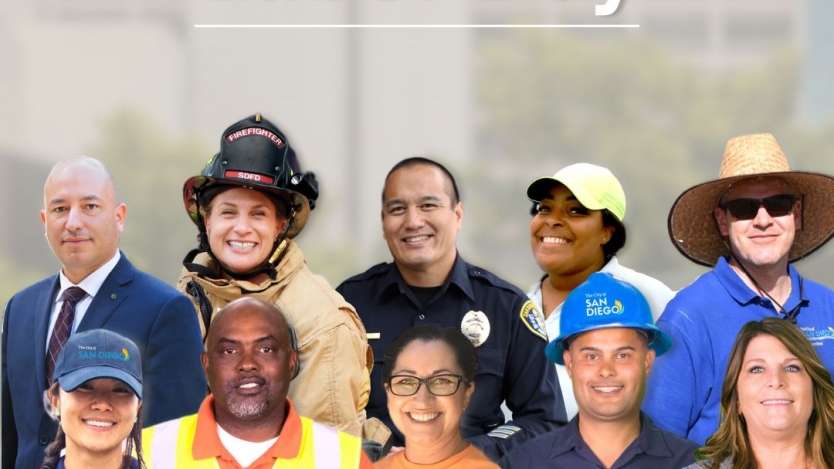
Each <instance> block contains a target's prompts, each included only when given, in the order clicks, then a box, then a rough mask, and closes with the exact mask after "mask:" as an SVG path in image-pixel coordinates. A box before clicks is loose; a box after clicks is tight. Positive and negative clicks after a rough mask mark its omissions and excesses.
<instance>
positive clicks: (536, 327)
mask: <svg viewBox="0 0 834 469" xmlns="http://www.w3.org/2000/svg"><path fill="white" fill-rule="evenodd" d="M336 290H337V291H338V292H339V293H341V294H342V295H343V296H344V297H345V299H346V300H347V301H348V302H349V303H350V304H352V305H353V307H354V308H356V311H357V313H359V317H360V318H361V319H362V322H363V324H364V325H365V330H366V331H367V333H368V343H369V344H370V345H371V348H372V349H373V352H374V360H375V364H374V369H373V372H372V373H371V395H370V399H369V401H368V406H367V408H366V410H367V414H368V417H369V418H370V417H377V418H379V419H380V420H382V421H383V422H384V423H385V424H386V425H388V427H389V428H390V429H391V430H392V432H393V433H394V435H393V436H392V438H393V439H394V442H393V444H394V445H396V446H401V445H403V437H402V434H401V433H400V432H399V431H398V430H397V429H396V428H395V427H394V425H393V423H392V422H391V418H390V417H389V415H388V407H387V405H386V395H385V390H384V388H383V386H382V362H383V356H384V352H385V348H386V347H387V346H388V344H390V343H391V342H392V341H393V340H394V339H395V338H396V337H397V336H398V335H399V334H400V333H401V332H402V331H404V330H405V329H407V328H409V327H413V326H418V325H422V324H428V323H435V324H439V325H441V326H443V327H455V328H461V322H462V321H463V319H464V316H465V315H466V314H467V313H468V312H470V311H481V312H483V313H484V314H485V315H486V317H487V319H488V320H489V325H490V327H489V328H490V331H489V335H488V336H487V337H486V340H485V341H484V342H483V344H481V345H480V346H478V347H477V349H476V350H477V352H478V371H477V375H476V377H475V393H474V394H473V396H472V400H471V402H470V403H469V406H468V407H467V409H466V411H465V412H464V415H463V419H462V421H461V431H462V433H463V436H464V438H467V439H469V440H470V441H471V442H472V443H473V444H474V445H475V446H477V447H478V448H480V449H481V450H482V451H483V452H484V453H485V454H486V455H487V456H488V457H490V458H491V459H493V460H496V461H497V460H498V459H499V458H500V457H501V456H502V455H503V454H504V453H506V452H507V451H509V450H510V449H511V448H512V447H513V446H516V445H518V444H520V443H521V442H523V441H526V440H528V439H531V438H533V437H535V436H537V435H540V434H542V433H545V432H547V431H549V430H551V429H553V428H555V427H557V426H559V425H564V424H565V423H566V422H567V416H566V413H565V405H564V401H563V400H562V391H561V388H560V387H559V383H558V378H557V376H556V369H555V367H554V366H553V364H552V363H550V362H549V361H547V358H546V357H545V355H544V348H545V346H546V345H547V338H546V337H547V332H546V330H545V327H544V320H543V318H542V316H541V313H539V312H538V310H537V309H536V308H535V306H534V305H533V303H532V302H531V301H529V299H528V298H527V296H526V295H525V294H524V293H523V292H522V291H521V290H519V289H518V288H516V287H514V286H513V285H511V284H509V283H507V282H505V281H504V280H501V279H500V278H498V277H496V276H495V275H493V274H491V273H489V272H487V271H486V270H484V269H481V268H479V267H475V266H472V265H470V264H467V263H466V262H464V260H463V259H462V258H461V257H460V255H458V256H457V258H456V259H455V264H454V266H453V267H452V271H451V273H450V275H449V278H448V279H447V280H446V282H445V283H444V284H443V286H442V287H441V288H440V289H439V291H438V292H437V293H436V294H435V296H434V298H433V299H431V300H430V301H428V302H427V303H426V305H425V306H423V305H422V304H421V302H420V301H419V300H418V299H417V297H416V296H415V295H414V293H413V292H412V290H411V288H409V287H408V285H407V284H406V283H405V280H403V278H402V276H401V275H400V272H399V270H398V269H397V267H396V264H393V263H383V264H379V265H376V266H374V267H371V268H370V269H368V270H367V271H366V272H364V273H362V274H359V275H357V276H355V277H352V278H350V279H348V280H345V281H344V282H342V284H341V285H339V287H338V288H336ZM470 316H471V315H470ZM503 401H506V402H507V407H508V408H509V409H510V410H511V411H512V413H513V420H512V421H511V422H509V423H505V419H504V414H503V412H502V411H501V403H502V402H503Z"/></svg>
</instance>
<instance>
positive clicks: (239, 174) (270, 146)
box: [182, 114, 319, 238]
mask: <svg viewBox="0 0 834 469" xmlns="http://www.w3.org/2000/svg"><path fill="white" fill-rule="evenodd" d="M217 186H240V187H247V188H250V189H255V190H259V191H263V192H267V193H271V194H274V195H277V196H278V197H279V198H280V199H282V200H284V201H286V203H287V207H286V212H285V214H286V215H287V217H288V220H287V221H288V227H287V232H286V237H287V238H294V237H295V236H296V235H298V233H299V232H301V230H302V229H303V228H304V225H306V224H307V219H308V217H309V216H310V211H311V210H312V209H313V208H315V204H316V199H317V198H318V194H319V193H318V183H317V182H316V178H315V175H314V174H313V173H312V172H306V173H304V172H302V171H301V167H300V165H299V164H298V158H297V157H296V154H295V151H294V150H293V149H292V148H291V147H290V144H289V142H288V141H287V138H286V136H284V134H283V133H282V132H281V131H280V130H279V129H278V127H277V126H275V124H273V123H272V122H270V121H268V120H266V119H264V118H263V117H262V116H261V115H260V114H255V115H254V116H250V117H247V118H246V119H243V120H241V121H239V122H236V123H235V124H232V125H231V126H230V127H229V128H227V129H226V130H225V131H224V132H223V137H222V138H221V140H220V153H218V154H216V155H214V156H213V157H212V158H211V159H210V160H209V162H208V163H206V165H205V166H204V167H203V170H202V172H201V173H200V175H199V176H194V177H191V178H189V179H188V180H187V181H185V185H183V190H182V192H183V194H182V195H183V203H184V204H185V209H186V210H187V211H188V215H189V217H190V218H191V221H193V222H194V223H195V224H197V225H198V228H199V229H200V231H201V232H202V231H203V229H204V226H201V225H203V220H202V218H203V214H202V213H199V211H200V209H201V207H200V206H199V202H200V201H199V199H198V198H199V196H200V194H201V193H202V192H203V191H206V190H208V189H210V188H214V187H217ZM276 208H278V210H282V209H283V207H276Z"/></svg>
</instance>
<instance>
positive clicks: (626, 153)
mask: <svg viewBox="0 0 834 469" xmlns="http://www.w3.org/2000/svg"><path fill="white" fill-rule="evenodd" d="M490 34H491V35H489V36H486V37H483V38H482V40H481V41H479V43H480V49H479V51H478V52H479V60H478V61H477V64H476V77H477V78H476V80H477V92H478V100H479V101H480V106H481V108H480V109H479V114H478V115H479V116H480V122H479V125H478V129H477V133H476V145H475V148H476V154H477V155H478V156H477V157H475V158H473V160H474V166H476V168H473V169H472V170H471V171H470V172H472V173H474V174H478V176H477V179H478V180H479V182H478V183H477V184H468V187H469V188H470V189H471V190H473V191H475V192H476V194H474V197H473V194H470V195H469V199H470V200H472V199H473V198H474V199H475V200H477V201H479V202H481V204H482V205H481V206H480V207H479V208H480V210H479V211H478V213H477V214H476V215H475V216H476V217H478V218H480V219H482V220H483V223H481V225H482V226H488V227H490V228H489V229H480V230H472V231H469V232H468V234H467V239H468V240H469V242H471V243H472V244H474V245H479V246H482V247H483V249H482V251H485V252H488V253H490V254H489V255H488V256H487V258H486V261H485V262H483V264H485V267H488V268H493V270H496V271H497V272H499V273H501V274H502V275H505V276H506V277H507V278H508V279H511V280H513V281H515V282H517V283H519V284H520V285H522V286H523V287H526V286H527V285H529V284H530V283H531V282H532V281H534V280H535V279H537V277H538V275H540V273H539V271H538V268H537V266H536V265H535V263H534V261H533V259H532V255H531V254H530V250H529V246H528V243H527V239H528V236H529V235H528V231H527V227H528V224H529V221H530V215H529V209H530V203H529V202H528V201H527V200H526V196H525V188H526V185H527V183H528V182H529V181H530V180H531V179H532V178H534V177H537V176H542V175H550V174H553V173H554V172H556V170H558V169H559V168H561V167H562V166H565V165H567V164H570V163H574V162H578V161H588V162H592V163H596V164H600V165H603V166H607V167H609V168H610V169H611V170H612V171H613V172H614V173H615V174H616V175H617V176H618V178H619V179H620V180H621V182H622V183H623V186H624V188H625V191H626V196H627V198H628V209H627V214H626V220H625V221H626V226H627V228H628V237H629V241H628V243H627V244H626V248H625V249H624V250H623V251H622V257H624V258H625V263H627V265H630V266H632V267H634V268H637V269H638V270H642V271H645V272H647V273H650V274H652V275H656V276H657V277H658V278H661V279H663V280H664V281H666V282H667V283H669V284H670V286H672V287H673V288H680V287H682V286H683V285H685V284H686V283H688V282H689V281H691V280H692V279H694V276H695V275H697V274H698V273H700V272H701V271H703V269H701V268H699V267H697V266H695V265H694V264H691V263H690V262H688V261H686V260H685V259H684V258H683V257H682V256H680V255H679V254H678V253H677V251H676V250H675V248H674V246H673V245H672V243H671V242H670V241H669V239H668V235H667V231H666V218H667V216H668V212H669V209H670V207H671V205H672V203H673V202H674V200H675V198H676V197H677V196H678V195H679V194H680V193H681V192H682V191H683V190H684V189H686V188H688V187H690V186H692V185H694V184H697V183H699V182H705V181H707V180H711V179H714V178H716V177H717V175H718V168H719V164H720V160H721V155H722V154H723V150H724V145H725V143H726V141H727V140H728V139H729V138H731V137H733V136H736V135H741V134H747V133H757V132H771V133H773V134H774V135H776V137H777V138H778V139H779V142H780V144H781V145H782V147H783V148H784V149H785V151H786V153H787V155H788V159H789V161H790V162H791V165H792V168H795V169H804V170H811V171H819V172H828V173H831V172H832V171H834V161H832V160H831V158H821V156H822V155H827V154H830V153H831V148H832V147H834V134H833V133H832V132H831V131H830V130H831V128H832V125H831V124H829V125H828V126H826V128H824V129H810V128H803V127H802V126H801V125H800V124H799V123H797V122H796V119H795V115H796V107H797V105H798V102H799V91H800V89H799V83H800V78H801V77H800V72H801V67H800V57H799V55H798V53H797V52H796V51H794V50H791V49H789V48H784V49H780V50H775V51H774V52H773V54H772V56H771V57H770V58H769V60H768V61H767V62H766V63H764V64H762V65H761V66H760V67H756V68H753V69H751V68H747V69H739V70H736V71H730V72H726V73H722V74H715V75H709V74H706V73H702V72H701V71H699V70H697V69H694V68H693V67H691V66H687V65H684V64H682V63H680V62H677V61H675V60H673V59H672V58H671V57H670V55H669V54H668V53H667V52H666V51H665V50H664V49H662V48H661V47H660V45H659V44H657V43H656V42H653V41H652V40H650V39H648V38H646V37H645V36H643V35H640V34H631V35H623V34H622V33H619V32H617V35H616V37H615V36H614V34H612V35H610V36H603V35H601V34H599V32H597V34H594V36H593V37H592V38H591V37H589V36H587V35H582V34H581V33H574V34H568V33H564V32H559V31H553V30H520V31H515V32H503V31H502V32H500V33H495V32H492V33H490ZM469 208H470V210H471V209H472V204H470V206H469ZM508 225H510V226H508ZM464 232H466V230H464ZM821 257H825V255H824V254H822V253H820V254H817V256H816V258H813V257H812V258H811V259H812V260H814V259H817V260H819V258H821ZM821 266H822V264H820V267H821ZM809 267H811V268H809ZM531 269H532V270H531ZM802 270H803V272H804V273H806V274H808V275H809V276H811V277H812V278H816V279H819V280H820V281H823V282H827V283H829V284H831V283H832V280H834V279H832V278H831V276H830V274H828V273H827V271H825V272H823V271H822V269H821V268H816V267H812V266H810V263H808V265H806V266H804V267H802Z"/></svg>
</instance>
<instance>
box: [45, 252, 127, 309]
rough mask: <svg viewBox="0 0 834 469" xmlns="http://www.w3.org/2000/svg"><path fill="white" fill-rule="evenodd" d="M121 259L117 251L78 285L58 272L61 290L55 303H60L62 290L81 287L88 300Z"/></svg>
mask: <svg viewBox="0 0 834 469" xmlns="http://www.w3.org/2000/svg"><path fill="white" fill-rule="evenodd" d="M121 258H122V254H121V252H119V250H118V249H117V250H116V254H115V255H113V257H112V258H110V260H109V261H107V262H105V263H104V264H102V266H101V267H99V268H98V269H96V270H94V271H93V273H91V274H90V275H88V276H87V277H85V278H84V280H82V281H81V282H80V283H79V284H78V285H75V284H73V283H72V282H70V280H69V279H68V278H67V277H66V276H65V275H64V272H63V271H60V272H58V277H59V278H60V281H61V289H60V290H59V291H58V295H56V296H55V302H56V303H57V302H59V301H61V295H62V294H63V293H64V290H66V289H67V288H69V287H72V286H78V287H81V288H82V289H83V290H84V291H85V292H86V293H87V296H88V297H90V298H92V297H94V296H96V293H98V291H99V289H100V288H101V286H102V285H103V284H104V281H105V280H107V276H108V275H110V272H112V271H113V269H114V268H116V264H118V263H119V259H121ZM76 314H77V313H76Z"/></svg>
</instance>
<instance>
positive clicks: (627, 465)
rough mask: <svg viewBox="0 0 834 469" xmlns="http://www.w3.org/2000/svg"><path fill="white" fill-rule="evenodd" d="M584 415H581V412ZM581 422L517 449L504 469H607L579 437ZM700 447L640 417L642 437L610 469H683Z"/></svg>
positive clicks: (502, 463)
mask: <svg viewBox="0 0 834 469" xmlns="http://www.w3.org/2000/svg"><path fill="white" fill-rule="evenodd" d="M580 413H581V411H580ZM579 418H580V416H576V417H574V418H573V419H572V420H571V421H570V423H569V424H568V425H567V426H565V427H562V428H558V429H556V430H554V431H552V432H550V433H547V434H546V435H543V436H540V437H538V438H536V439H534V440H531V441H528V442H527V443H525V444H523V445H521V446H519V447H517V448H515V449H514V450H513V451H511V452H510V453H509V454H508V455H506V456H504V458H503V459H501V461H500V462H499V465H500V466H501V467H502V468H503V469H538V468H541V469H552V468H570V469H606V468H605V466H604V465H603V464H602V463H601V462H600V460H599V458H597V456H596V455H595V454H594V452H593V451H591V448H589V447H588V445H587V444H586V443H585V440H583V439H582V435H580V434H579ZM696 449H698V445H696V444H695V443H692V442H691V441H688V440H685V439H683V438H681V437H679V436H677V435H674V434H672V433H669V432H667V431H664V430H661V429H659V428H657V426H655V424H654V423H652V420H651V419H650V418H649V417H648V416H646V415H645V414H643V413H642V412H641V413H640V435H638V436H637V439H636V440H634V441H633V442H632V443H631V444H630V445H629V446H628V448H626V449H625V451H623V454H621V455H620V457H619V459H617V461H616V462H615V463H614V464H613V465H612V466H611V467H610V468H609V469H681V468H682V467H686V466H687V465H689V464H691V463H692V462H694V461H695V450H696Z"/></svg>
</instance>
